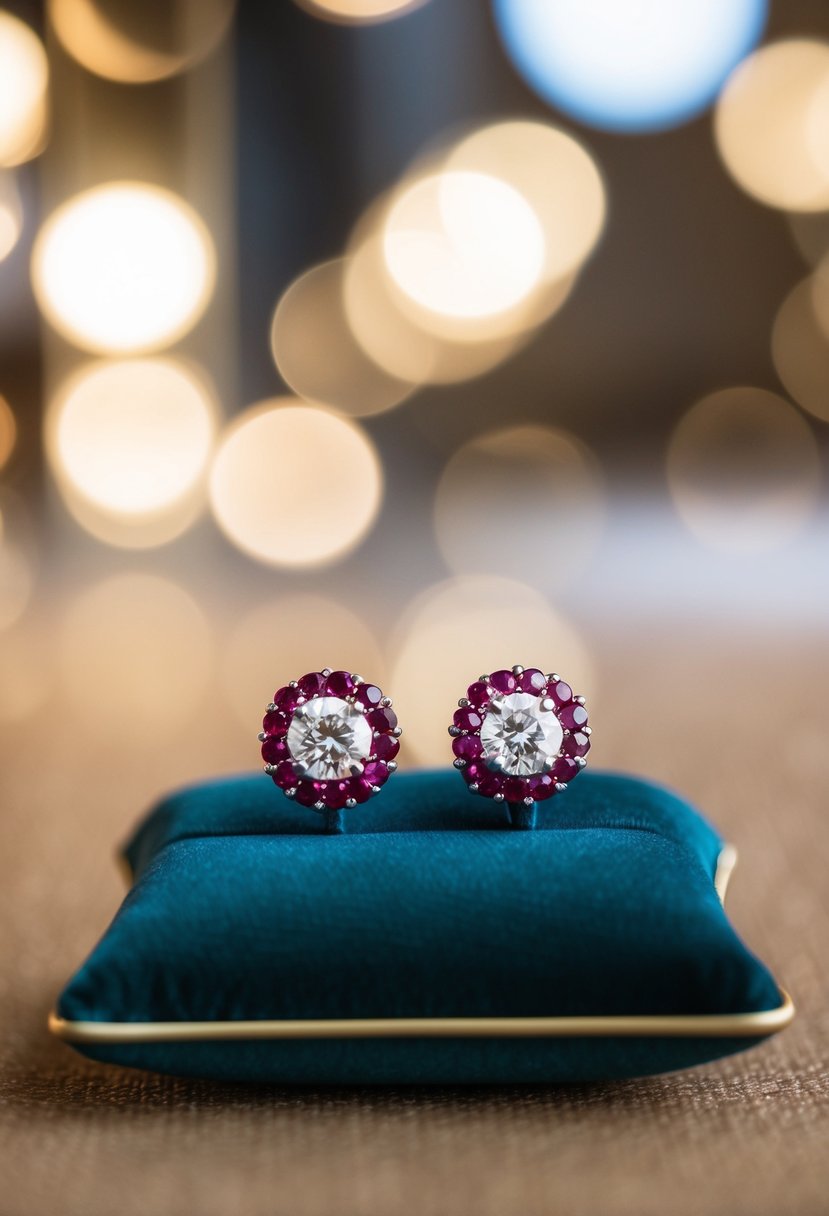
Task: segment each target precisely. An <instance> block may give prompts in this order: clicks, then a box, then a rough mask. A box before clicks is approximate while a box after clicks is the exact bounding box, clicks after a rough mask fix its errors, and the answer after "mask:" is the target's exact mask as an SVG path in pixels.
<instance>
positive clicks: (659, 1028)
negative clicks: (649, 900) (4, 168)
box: [49, 989, 794, 1043]
mask: <svg viewBox="0 0 829 1216" xmlns="http://www.w3.org/2000/svg"><path fill="white" fill-rule="evenodd" d="M780 995H781V996H782V998H783V1003H782V1004H781V1005H778V1007H777V1008H776V1009H768V1010H764V1011H763V1012H762V1013H698V1014H642V1015H637V1014H632V1015H623V1016H611V1017H592V1016H590V1017H564V1018H331V1019H328V1018H325V1019H304V1018H303V1019H300V1020H296V1021H289V1020H284V1021H271V1020H268V1019H263V1020H261V1021H252V1022H242V1021H239V1022H72V1021H68V1020H67V1019H66V1018H61V1017H59V1016H58V1015H57V1014H56V1013H51V1014H50V1015H49V1029H50V1031H51V1032H52V1034H54V1035H57V1037H58V1038H59V1039H65V1040H67V1041H68V1042H70V1043H178V1042H194V1041H197V1040H209V1039H398V1038H399V1039H411V1038H415V1039H418V1038H429V1039H456V1038H494V1039H500V1038H509V1039H515V1038H556V1039H560V1038H614V1037H616V1036H623V1037H627V1038H629V1037H632V1036H635V1037H639V1038H649V1037H656V1038H762V1037H763V1036H765V1035H770V1034H774V1033H775V1032H776V1031H778V1030H782V1029H783V1028H784V1027H785V1026H788V1024H789V1023H790V1022H791V1020H792V1018H793V1017H794V1005H793V1003H792V999H791V997H790V996H789V994H788V993H787V992H783V991H782V989H781V993H780Z"/></svg>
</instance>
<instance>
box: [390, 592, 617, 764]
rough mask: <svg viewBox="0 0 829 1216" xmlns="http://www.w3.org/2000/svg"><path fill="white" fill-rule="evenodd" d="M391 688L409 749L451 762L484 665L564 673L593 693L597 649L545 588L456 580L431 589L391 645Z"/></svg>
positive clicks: (422, 759) (423, 758) (428, 759)
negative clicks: (463, 711)
mask: <svg viewBox="0 0 829 1216" xmlns="http://www.w3.org/2000/svg"><path fill="white" fill-rule="evenodd" d="M392 663H393V666H392V672H391V680H390V685H389V686H390V687H391V688H393V689H394V698H395V706H396V707H397V708H398V710H399V713H400V720H401V721H402V722H404V723H405V734H404V736H403V738H404V744H405V747H406V751H407V755H408V756H409V757H411V758H412V759H414V760H415V761H417V762H419V763H421V764H436V765H446V764H448V763H450V762H451V750H450V747H449V736H448V735H447V733H446V732H447V727H448V726H449V725H450V723H451V721H452V714H453V712H454V710H455V707H456V706H457V703H458V698H459V697H462V696H464V695H465V693H466V689H467V687H468V685H469V684H471V683H472V681H473V680H476V679H477V678H478V676H479V675H481V674H482V673H483V672H485V671H493V670H495V669H497V668H499V667H505V666H512V664H513V663H523V664H524V665H525V666H530V665H531V664H533V665H534V664H539V665H541V666H542V667H543V668H544V670H545V671H560V672H561V673H562V674H563V675H565V676H566V678H567V680H568V681H570V682H571V683H573V684H574V687H575V688H576V691H577V692H578V693H580V694H582V695H584V696H586V697H588V698H590V697H592V696H593V695H594V692H595V684H594V679H593V672H592V663H591V659H590V655H589V653H588V651H587V649H586V646H585V643H584V641H583V640H582V639H581V637H580V636H579V633H578V631H577V630H576V629H575V628H574V626H573V625H572V624H571V623H570V622H569V621H568V620H566V619H565V618H564V617H562V616H561V615H560V614H559V613H558V612H556V611H554V610H553V608H551V607H550V605H549V603H548V602H547V600H546V599H545V598H544V596H543V595H541V594H540V593H539V592H538V591H535V590H533V589H532V588H531V587H528V586H526V585H525V584H523V583H521V582H518V581H514V580H512V579H507V578H496V577H489V578H487V577H478V578H457V579H450V580H447V581H446V582H443V583H439V584H437V585H436V586H433V587H429V588H427V589H426V590H424V591H423V592H422V593H421V595H420V596H419V597H418V598H417V599H416V600H415V602H414V603H413V604H412V605H411V607H410V608H409V610H408V611H407V613H406V614H405V616H404V618H403V621H402V622H401V626H400V628H399V629H398V631H397V633H396V636H395V637H394V639H393V644H392Z"/></svg>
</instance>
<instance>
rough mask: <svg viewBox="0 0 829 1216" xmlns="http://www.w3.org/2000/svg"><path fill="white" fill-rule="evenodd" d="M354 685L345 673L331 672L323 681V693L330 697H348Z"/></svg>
mask: <svg viewBox="0 0 829 1216" xmlns="http://www.w3.org/2000/svg"><path fill="white" fill-rule="evenodd" d="M355 687H356V685H355V683H354V681H353V680H352V678H351V676H350V675H349V673H348V672H347V671H332V672H331V675H330V676H329V677H328V679H327V680H326V681H325V691H326V692H327V693H328V694H329V696H332V697H342V698H343V699H345V697H350V696H351V694H352V693H353V692H354V689H355Z"/></svg>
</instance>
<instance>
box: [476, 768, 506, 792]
mask: <svg viewBox="0 0 829 1216" xmlns="http://www.w3.org/2000/svg"><path fill="white" fill-rule="evenodd" d="M477 780H478V793H479V794H483V795H484V797H485V798H491V797H492V796H493V794H500V793H501V789H502V786H503V784H504V778H503V777H502V776H501V775H500V773H493V772H492V771H491V770H490V769H488V768H485V769H484V770H483V772H482V773H480V775H479V776H478V779H477Z"/></svg>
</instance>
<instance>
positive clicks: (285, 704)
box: [273, 686, 300, 714]
mask: <svg viewBox="0 0 829 1216" xmlns="http://www.w3.org/2000/svg"><path fill="white" fill-rule="evenodd" d="M299 697H300V692H299V688H290V687H289V686H286V687H285V688H278V689H277V690H276V692H275V693H274V694H273V703H274V705H275V706H276V707H277V709H281V710H282V712H283V713H286V714H292V713H293V712H294V710H295V709H296V707H297V705H298V704H299Z"/></svg>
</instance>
